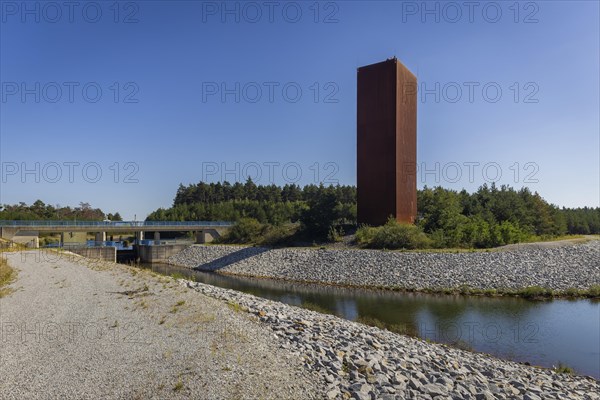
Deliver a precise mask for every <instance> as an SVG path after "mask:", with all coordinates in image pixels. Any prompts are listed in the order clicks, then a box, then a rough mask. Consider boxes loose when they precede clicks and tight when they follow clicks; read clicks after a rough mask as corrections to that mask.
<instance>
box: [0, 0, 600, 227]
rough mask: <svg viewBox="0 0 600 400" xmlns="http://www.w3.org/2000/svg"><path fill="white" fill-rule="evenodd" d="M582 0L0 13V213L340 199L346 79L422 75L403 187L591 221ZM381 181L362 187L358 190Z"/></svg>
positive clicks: (598, 33)
mask: <svg viewBox="0 0 600 400" xmlns="http://www.w3.org/2000/svg"><path fill="white" fill-rule="evenodd" d="M599 20H600V9H599V2H598V1H533V2H527V1H523V2H514V1H496V2H487V1H481V2H479V1H476V2H472V3H469V2H462V1H458V2H448V1H440V2H436V1H428V2H422V1H418V2H411V1H398V2H392V1H382V2H377V1H368V2H367V1H364V2H363V1H338V2H314V1H306V2H305V1H297V2H284V1H276V2H262V1H258V2H235V1H229V2H221V1H217V2H210V1H209V2H203V1H132V2H127V1H124V2H119V3H115V2H114V1H96V2H86V1H82V2H77V3H69V2H36V1H27V2H21V1H4V0H2V1H0V81H1V85H2V86H1V87H0V97H1V98H0V107H1V110H0V161H1V165H2V176H1V179H2V180H1V181H0V185H1V189H0V203H2V204H5V203H8V204H14V203H18V202H20V201H23V202H26V203H28V204H31V203H33V202H34V201H35V200H36V199H41V200H42V201H44V202H46V203H49V204H53V205H56V204H60V205H62V206H66V205H70V206H77V205H78V204H79V202H88V203H90V204H91V205H92V206H93V207H98V208H101V209H102V210H104V211H105V212H107V213H108V212H112V213H114V212H116V211H119V212H120V213H121V214H122V216H123V217H124V218H125V219H133V218H134V216H135V217H136V218H137V219H138V220H140V219H143V218H145V217H146V215H147V214H148V213H149V212H151V211H153V210H155V209H157V208H158V207H170V206H171V205H172V201H173V198H174V196H175V192H176V190H177V187H178V185H179V184H180V183H183V184H185V185H187V184H189V183H196V182H198V181H200V180H204V181H209V182H215V181H222V180H228V181H230V182H234V181H242V182H243V181H245V180H246V177H247V176H248V175H249V176H252V177H253V178H254V180H255V182H257V183H259V184H268V183H270V182H271V181H273V182H274V183H276V184H278V185H283V184H285V183H292V182H294V183H297V184H300V185H305V184H309V183H317V184H318V183H320V182H324V183H325V184H329V183H336V182H338V183H340V184H350V185H354V184H356V69H357V68H358V67H360V66H363V65H367V64H372V63H376V62H380V61H383V60H385V59H387V58H389V57H393V56H396V57H398V59H399V60H400V61H401V62H402V63H403V64H404V65H406V66H407V67H408V68H409V69H410V70H411V71H412V72H413V73H414V74H415V75H416V76H417V78H418V80H419V91H420V92H419V103H418V140H417V148H418V164H419V168H420V173H419V175H418V187H419V188H422V187H423V186H424V185H428V186H437V185H441V186H443V187H446V188H451V189H456V190H461V189H463V188H465V189H467V190H468V191H474V190H476V189H477V188H478V187H479V186H481V185H482V184H484V183H488V184H489V183H491V182H492V181H495V182H496V184H497V185H501V184H509V185H511V186H513V187H515V188H521V187H523V186H527V187H529V188H530V189H531V190H532V191H537V192H539V193H540V194H541V195H542V197H544V198H545V199H546V200H547V201H549V202H551V203H553V204H556V205H558V206H566V207H580V206H591V207H597V206H599V201H600V198H599V196H600V183H599V182H600V116H599V110H600V99H599V93H600V80H599V71H600V61H599V48H600V43H599V37H600V30H599ZM374 179H377V177H374Z"/></svg>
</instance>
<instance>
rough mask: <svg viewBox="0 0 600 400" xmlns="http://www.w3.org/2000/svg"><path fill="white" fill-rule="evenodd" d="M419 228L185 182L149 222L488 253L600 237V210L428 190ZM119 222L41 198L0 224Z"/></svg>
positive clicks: (309, 191)
mask: <svg viewBox="0 0 600 400" xmlns="http://www.w3.org/2000/svg"><path fill="white" fill-rule="evenodd" d="M417 207H418V210H417V211H418V215H417V220H416V223H415V225H404V224H400V223H398V222H396V221H395V220H393V219H390V221H388V223H387V224H386V225H384V226H381V227H368V226H357V224H356V187H354V186H339V185H338V186H323V185H319V186H318V185H307V186H304V187H299V186H298V185H294V184H288V185H285V186H283V187H280V186H276V185H256V184H255V183H254V182H253V181H252V180H251V179H248V180H247V181H246V182H245V183H240V182H236V183H234V184H230V183H228V182H223V183H220V182H219V183H205V182H199V183H197V184H190V185H188V186H184V185H180V186H179V188H178V190H177V193H176V195H175V199H174V201H173V206H172V207H170V208H168V209H163V208H159V209H158V210H156V211H154V212H152V213H150V214H149V215H148V217H147V219H146V220H148V221H217V220H220V221H236V222H237V224H236V225H235V226H234V228H232V229H231V230H230V232H229V233H228V235H226V236H225V237H224V238H222V239H221V240H222V241H223V242H229V243H255V244H260V245H307V244H308V245H311V244H316V243H325V242H336V241H341V240H343V239H344V237H348V236H346V235H349V234H354V236H353V237H352V238H353V240H354V243H355V244H357V245H359V246H362V247H371V248H387V249H397V248H405V249H417V248H489V247H497V246H502V245H505V244H511V243H520V242H528V241H536V240H552V239H554V238H558V237H561V236H563V235H587V234H598V233H600V208H588V207H584V208H559V207H557V206H555V205H552V204H549V203H548V202H547V201H545V200H544V199H543V198H542V197H541V196H540V195H539V194H538V193H535V192H534V193H532V192H531V191H530V190H529V189H527V188H522V189H519V190H516V189H514V188H512V187H510V186H501V187H496V186H495V185H493V184H492V185H490V186H488V185H483V186H481V187H480V188H479V189H478V190H477V191H476V192H474V193H468V192H467V191H466V190H462V191H460V192H458V191H454V190H450V189H444V188H442V187H435V188H428V187H425V188H423V189H422V190H419V191H418V193H417ZM105 219H109V220H113V221H120V220H121V216H120V215H119V213H118V212H117V213H114V214H112V213H108V214H106V213H104V212H103V211H102V210H100V209H98V208H93V207H91V206H90V204H88V203H83V202H82V203H80V204H79V206H78V207H69V206H67V207H61V206H59V205H56V206H52V205H50V204H45V203H44V202H43V201H41V200H37V201H36V202H34V203H33V204H32V205H27V204H25V203H19V204H16V205H8V204H4V205H2V206H0V220H80V221H84V220H92V221H102V220H105Z"/></svg>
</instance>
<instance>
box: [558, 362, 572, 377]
mask: <svg viewBox="0 0 600 400" xmlns="http://www.w3.org/2000/svg"><path fill="white" fill-rule="evenodd" d="M554 371H556V372H558V373H559V374H567V375H573V374H574V373H575V370H574V369H573V368H571V367H569V366H568V365H566V364H563V363H562V362H560V361H559V362H558V365H557V366H556V367H554Z"/></svg>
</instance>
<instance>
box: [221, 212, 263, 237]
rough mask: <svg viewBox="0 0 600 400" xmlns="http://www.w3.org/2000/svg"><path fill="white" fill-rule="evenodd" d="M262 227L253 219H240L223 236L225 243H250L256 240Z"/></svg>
mask: <svg viewBox="0 0 600 400" xmlns="http://www.w3.org/2000/svg"><path fill="white" fill-rule="evenodd" d="M262 230H263V225H262V224H261V223H260V222H258V221H257V220H256V219H254V218H241V219H240V220H239V221H238V222H237V223H236V224H235V225H234V226H232V227H231V229H230V230H229V232H228V233H227V235H225V236H224V238H223V240H222V241H223V242H225V243H251V242H254V241H256V240H257V239H258V237H259V236H260V234H261V232H262Z"/></svg>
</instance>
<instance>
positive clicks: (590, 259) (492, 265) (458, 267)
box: [167, 240, 600, 291]
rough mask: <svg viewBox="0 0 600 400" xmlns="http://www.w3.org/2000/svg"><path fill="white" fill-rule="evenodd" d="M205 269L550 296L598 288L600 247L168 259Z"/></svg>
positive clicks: (251, 252) (231, 251)
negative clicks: (529, 290)
mask: <svg viewBox="0 0 600 400" xmlns="http://www.w3.org/2000/svg"><path fill="white" fill-rule="evenodd" d="M167 262H168V263H170V264H173V265H179V266H184V267H188V268H196V269H198V270H203V271H216V272H219V273H226V274H234V275H245V276H254V277H269V278H275V279H286V280H293V281H303V282H320V283H325V284H335V285H346V286H367V287H369V286H370V287H378V288H391V289H407V290H422V289H432V290H436V289H447V288H457V289H458V288H461V287H470V288H474V289H481V290H485V289H497V290H500V291H502V290H506V291H510V290H518V289H522V288H525V287H529V286H541V287H543V288H547V289H552V290H565V289H570V288H576V289H589V288H590V287H592V286H594V285H600V241H598V240H592V241H589V242H587V243H583V244H572V245H566V246H557V247H542V248H536V247H523V248H516V249H512V250H505V251H491V252H463V253H437V252H399V251H381V250H352V249H351V250H330V249H327V250H325V249H299V248H282V249H269V248H263V247H247V246H219V245H209V246H191V247H188V248H187V249H185V250H183V251H182V252H180V253H178V254H175V255H173V256H171V257H169V258H168V260H167Z"/></svg>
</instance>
